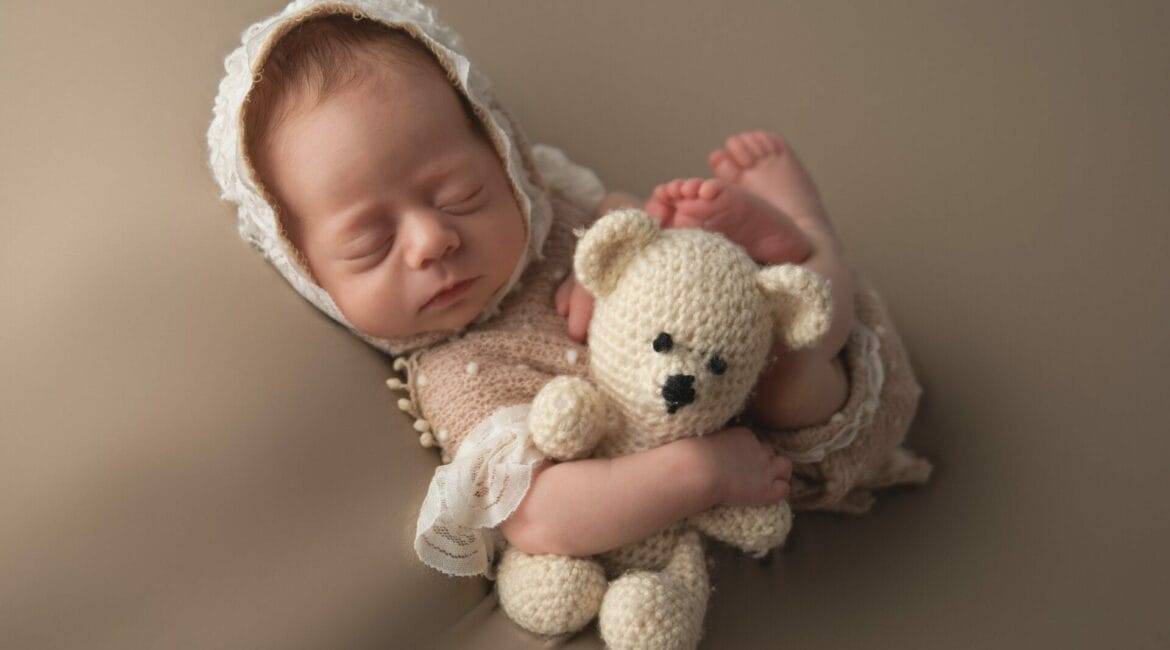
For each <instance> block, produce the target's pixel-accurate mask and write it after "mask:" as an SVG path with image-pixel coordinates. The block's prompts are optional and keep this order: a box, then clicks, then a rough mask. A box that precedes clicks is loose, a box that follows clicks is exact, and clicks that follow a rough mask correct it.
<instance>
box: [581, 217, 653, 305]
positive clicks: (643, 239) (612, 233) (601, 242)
mask: <svg viewBox="0 0 1170 650" xmlns="http://www.w3.org/2000/svg"><path fill="white" fill-rule="evenodd" d="M660 232H661V231H660V230H659V228H658V224H657V222H655V221H654V220H653V219H652V218H650V215H648V214H646V212H644V211H642V210H638V209H636V208H619V209H616V210H610V211H609V212H607V213H605V215H604V216H602V217H601V218H600V219H598V220H597V221H596V222H594V224H593V225H592V226H590V228H589V230H586V231H585V234H584V235H583V236H582V237H581V239H580V241H578V242H577V252H576V253H575V254H574V255H573V268H574V270H575V272H576V274H577V281H579V282H580V283H581V284H582V285H584V286H585V288H586V289H588V290H589V292H590V293H592V294H593V295H594V296H597V297H601V296H605V295H607V294H609V292H611V291H613V290H614V287H616V286H617V281H618V278H620V277H621V275H622V272H623V271H624V270H625V268H626V265H627V264H629V263H630V260H632V259H633V258H634V255H636V254H637V253H638V251H640V250H642V249H643V248H645V247H646V245H647V244H649V243H650V242H652V241H654V239H655V238H656V237H658V235H659V233H660Z"/></svg>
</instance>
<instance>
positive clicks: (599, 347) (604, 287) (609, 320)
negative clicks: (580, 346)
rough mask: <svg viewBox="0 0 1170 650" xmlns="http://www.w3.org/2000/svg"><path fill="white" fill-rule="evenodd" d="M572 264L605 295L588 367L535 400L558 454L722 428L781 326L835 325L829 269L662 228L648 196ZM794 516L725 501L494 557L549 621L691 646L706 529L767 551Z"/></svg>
mask: <svg viewBox="0 0 1170 650" xmlns="http://www.w3.org/2000/svg"><path fill="white" fill-rule="evenodd" d="M574 267H575V272H576V274H577V278H578V280H579V281H580V282H581V283H582V284H583V285H584V286H585V288H587V289H588V290H589V291H590V292H591V293H592V294H593V296H594V298H595V305H594V311H593V318H592V321H591V322H590V326H589V372H590V374H589V376H590V380H586V379H582V378H580V377H571V376H561V377H556V378H554V379H553V380H551V381H549V382H548V383H547V384H546V385H545V386H544V387H543V388H542V389H541V391H540V392H539V393H538V394H537V396H536V398H535V400H534V401H533V404H532V409H531V411H530V415H529V426H530V429H531V432H532V439H533V442H534V444H535V445H536V446H537V447H538V448H539V449H540V450H541V452H542V453H544V454H545V455H546V456H547V457H549V458H552V459H556V460H568V459H576V458H582V457H586V456H599V457H606V458H613V457H616V456H622V455H625V454H631V453H635V452H637V451H641V450H644V449H648V448H652V447H656V446H658V445H662V444H665V443H667V442H670V441H673V440H677V439H679V438H683V437H686V436H698V435H704V434H707V433H712V432H714V431H716V430H718V429H720V428H722V427H723V426H725V425H726V424H727V422H728V420H729V419H730V418H732V417H733V416H735V415H736V414H738V413H739V412H740V411H741V410H742V409H743V408H744V406H745V404H746V403H747V400H748V398H749V397H750V395H751V393H752V390H753V387H754V385H755V382H756V379H757V377H758V376H759V374H760V373H761V371H762V370H763V369H764V366H765V364H766V363H767V357H768V352H769V350H770V348H771V347H772V343H773V341H774V340H775V339H776V338H779V339H780V340H781V341H782V342H783V343H784V344H785V345H786V346H788V347H789V348H791V349H798V348H802V347H805V346H808V345H811V344H812V343H814V342H815V341H816V340H817V339H819V338H820V336H821V335H823V334H824V332H825V331H826V330H827V329H828V325H829V317H830V313H831V310H830V297H829V292H828V287H827V283H826V282H825V281H824V280H823V279H822V278H821V277H820V276H818V275H816V274H815V273H813V272H811V271H808V270H806V269H804V268H802V267H799V266H796V265H791V264H785V265H780V266H770V267H765V268H760V267H759V266H757V265H756V263H755V262H754V261H752V259H751V258H750V257H748V255H747V254H746V253H745V252H744V250H743V248H741V247H740V246H738V245H736V244H733V243H732V242H730V241H729V240H727V239H725V238H724V237H723V236H722V235H719V234H716V233H711V232H707V231H703V230H699V229H667V230H661V229H659V227H658V225H657V224H656V223H655V222H654V221H653V220H652V219H651V218H650V217H649V216H648V215H647V214H646V213H645V212H642V211H641V210H634V209H622V210H614V211H611V212H609V213H608V214H606V215H605V216H603V217H602V218H601V219H599V220H598V221H597V222H596V223H595V224H594V225H593V226H592V227H591V228H589V229H588V230H587V231H586V232H585V233H584V235H583V236H582V237H581V239H580V241H579V242H578V245H577V251H576V254H575V258H574ZM791 525H792V513H791V510H790V509H789V507H788V504H787V503H784V502H781V503H778V504H774V505H768V506H759V507H717V508H714V509H711V510H709V511H707V512H704V513H701V514H699V515H697V516H694V517H691V518H689V519H687V520H685V521H683V522H678V523H676V524H674V525H672V526H670V527H668V528H667V529H665V530H663V531H660V532H659V533H656V534H654V535H652V536H651V537H650V538H648V539H646V540H643V541H641V542H637V543H634V544H629V545H627V546H624V547H621V548H618V549H615V550H612V551H608V552H606V553H603V554H600V555H597V556H593V557H590V558H572V557H565V556H558V555H528V554H526V553H523V552H521V551H518V550H516V549H515V548H514V547H509V548H508V549H507V550H506V551H505V552H504V556H503V557H502V558H501V561H500V565H499V567H498V571H497V578H496V582H497V589H498V593H499V598H500V603H501V606H502V607H503V608H504V610H505V612H506V613H507V614H508V615H509V616H510V617H511V618H512V619H513V620H514V621H516V622H517V623H518V624H520V625H521V626H522V627H525V628H527V629H529V630H531V631H534V632H538V633H542V634H558V633H563V632H569V631H573V630H576V629H579V628H581V627H583V626H584V625H585V624H587V623H588V622H589V621H590V620H591V619H592V618H593V617H594V616H599V617H600V618H599V627H600V631H601V635H602V638H603V639H604V640H605V642H606V643H607V644H608V645H609V646H610V647H612V648H692V647H694V646H696V645H697V644H698V641H699V638H700V637H701V636H702V625H703V618H704V615H705V613H706V609H707V595H708V590H709V587H708V579H707V569H706V563H705V559H704V555H703V547H702V541H701V539H700V537H699V533H700V532H702V533H705V534H707V535H709V536H711V537H713V538H715V539H717V540H720V541H722V542H725V543H727V544H731V545H732V546H735V547H737V548H740V549H742V550H744V551H745V552H748V553H750V554H752V555H754V556H757V557H762V556H763V555H764V554H766V553H767V552H768V551H769V550H770V549H772V548H774V547H776V546H778V545H780V544H781V543H782V542H783V541H784V538H785V536H786V535H787V533H788V531H789V529H790V527H791ZM611 579H612V582H610V580H611Z"/></svg>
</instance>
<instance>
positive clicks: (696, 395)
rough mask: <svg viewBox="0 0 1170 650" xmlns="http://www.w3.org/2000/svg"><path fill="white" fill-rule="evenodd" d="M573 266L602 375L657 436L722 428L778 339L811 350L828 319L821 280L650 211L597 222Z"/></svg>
mask: <svg viewBox="0 0 1170 650" xmlns="http://www.w3.org/2000/svg"><path fill="white" fill-rule="evenodd" d="M574 271H575V273H576V275H577V279H578V281H579V282H581V284H582V285H584V286H585V288H586V289H588V290H589V291H590V292H591V293H592V294H593V296H594V299H595V303H594V311H593V317H592V321H591V322H590V325H589V359H590V362H589V363H590V371H591V374H592V378H593V381H594V383H595V384H596V385H597V386H598V388H600V389H601V390H602V391H603V392H604V393H606V395H607V396H608V397H609V399H610V400H611V401H612V402H613V403H614V404H616V405H617V406H618V407H619V408H620V410H621V411H622V414H623V415H624V416H625V419H626V422H627V425H628V426H629V427H631V428H632V429H634V430H635V431H636V432H637V433H638V435H647V436H652V437H653V439H654V440H653V441H654V443H656V444H662V443H665V442H669V441H671V440H674V439H677V438H682V437H686V436H694V435H704V434H706V433H710V432H713V431H715V430H717V429H719V428H721V427H722V426H724V425H725V424H726V423H727V421H728V420H729V419H730V418H731V417H732V416H734V415H736V414H737V413H739V412H740V411H741V410H742V409H743V408H744V406H745V405H746V402H747V399H748V397H749V396H750V395H751V393H752V389H753V387H754V385H755V383H756V380H757V379H758V377H759V375H760V373H761V371H762V370H763V369H764V366H765V364H766V363H767V361H768V356H769V355H768V353H769V350H770V349H771V347H772V345H773V342H775V341H777V340H779V341H780V342H782V343H783V344H784V345H785V346H787V347H788V348H789V349H799V348H803V347H806V346H809V345H812V344H813V343H815V342H816V341H817V340H818V339H819V338H820V337H821V336H822V335H823V334H824V332H825V331H826V330H827V329H828V326H829V317H830V314H831V309H830V297H829V296H830V294H829V292H828V286H827V283H826V282H825V281H824V280H823V279H822V278H821V277H820V276H818V275H816V274H815V273H813V272H811V271H808V270H806V269H804V268H802V267H800V266H796V265H791V264H785V265H780V266H770V267H764V268H761V267H760V266H758V265H757V264H756V263H755V262H754V261H753V260H752V259H751V258H750V257H749V256H748V255H747V253H746V252H745V251H744V249H743V248H742V247H740V246H738V245H736V244H734V243H732V242H731V241H729V240H728V239H726V238H725V237H723V236H722V235H720V234H717V233H713V232H708V231H704V230H699V229H694V228H684V229H667V230H662V229H660V228H659V226H658V224H657V223H656V222H655V221H654V220H653V219H651V218H650V216H649V215H647V214H646V213H645V212H643V211H641V210H636V209H619V210H614V211H611V212H609V213H607V214H606V215H605V216H603V217H602V218H600V219H599V220H598V221H597V222H596V223H595V224H594V225H593V226H592V227H590V228H589V230H587V231H586V232H585V233H584V235H583V236H582V237H581V240H580V241H579V242H578V245H577V251H576V254H575V257H574Z"/></svg>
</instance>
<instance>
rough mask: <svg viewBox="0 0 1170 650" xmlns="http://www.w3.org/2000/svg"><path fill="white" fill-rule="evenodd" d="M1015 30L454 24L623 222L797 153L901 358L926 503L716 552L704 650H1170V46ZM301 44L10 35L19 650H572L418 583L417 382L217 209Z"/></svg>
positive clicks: (180, 32)
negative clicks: (277, 73) (655, 197)
mask: <svg viewBox="0 0 1170 650" xmlns="http://www.w3.org/2000/svg"><path fill="white" fill-rule="evenodd" d="M1020 4H1021V3H1015V2H993V1H983V2H927V1H919V2H899V3H892V2H858V3H843V2H812V1H810V2H801V3H794V2H776V1H773V2H767V1H764V0H756V1H746V0H745V1H741V2H705V3H671V2H664V1H655V2H617V1H610V0H605V1H594V2H589V3H584V2H580V3H568V2H555V3H554V2H535V1H530V2H520V1H518V0H509V1H503V0H494V1H493V2H491V3H484V2H472V1H470V0H463V1H456V0H445V1H443V2H440V3H438V6H439V8H440V15H441V16H443V17H445V18H446V19H447V20H449V21H450V23H451V24H452V25H453V26H454V27H455V28H456V29H457V30H458V31H460V32H461V33H462V34H463V36H464V37H465V40H466V42H467V45H468V47H469V49H470V51H471V53H472V55H473V56H474V57H476V59H477V60H478V61H479V63H480V64H481V65H483V66H484V67H485V69H486V71H487V72H488V74H489V75H490V76H491V77H492V78H493V79H494V81H495V84H496V86H497V90H498V94H499V95H500V97H501V98H502V100H503V101H504V102H505V103H506V104H507V105H508V106H509V107H511V109H512V110H513V111H514V112H515V113H516V114H517V116H518V117H519V118H520V120H521V122H522V123H523V124H524V126H525V127H526V128H527V130H528V131H529V132H530V134H531V135H532V136H533V139H534V140H537V141H545V142H549V143H552V144H555V145H557V146H560V147H562V148H563V149H564V150H565V151H566V152H568V154H569V155H570V156H572V157H573V158H574V159H576V160H578V161H579V162H581V163H584V164H586V165H589V166H590V167H593V168H594V169H596V170H597V171H598V172H599V174H600V175H601V176H602V178H603V180H604V181H605V182H606V183H607V185H609V186H611V187H613V188H620V189H625V190H629V191H634V192H637V193H640V194H645V193H646V192H647V191H648V190H649V189H650V187H651V186H652V184H653V183H655V182H658V181H662V180H666V179H669V178H671V177H675V176H690V175H700V174H703V173H704V172H705V167H704V160H705V157H706V154H707V152H708V151H710V150H711V148H713V147H714V146H716V145H718V144H719V143H720V142H721V141H722V139H723V138H724V137H725V136H726V135H728V134H730V133H732V132H734V131H737V130H743V129H748V128H765V129H773V130H777V131H780V132H782V133H784V134H786V135H787V136H788V137H789V138H790V139H791V141H792V142H793V143H794V145H795V146H796V148H797V149H798V151H799V152H800V153H801V154H802V155H803V157H804V159H805V160H806V161H807V163H808V165H809V167H810V168H811V170H812V172H813V174H814V176H815V178H816V179H817V180H818V182H819V183H820V185H821V188H822V190H823V193H824V194H825V196H826V199H827V201H828V204H829V206H830V208H831V211H832V214H833V217H834V218H835V220H836V223H837V224H838V227H839V229H840V231H841V233H842V235H843V237H844V239H845V243H846V247H847V249H848V253H849V255H850V256H851V258H852V260H853V261H854V262H855V264H856V265H857V266H858V267H859V268H861V269H863V270H865V272H867V273H869V274H870V276H871V277H872V278H873V279H874V280H875V282H877V284H878V286H879V287H880V288H881V289H882V291H883V292H884V295H885V296H886V298H887V300H888V303H889V305H890V307H891V309H892V311H893V313H894V315H895V318H896V319H897V320H898V322H899V324H900V327H901V329H902V332H903V335H904V337H905V339H906V342H907V345H908V347H909V349H910V352H911V355H912V358H913V360H914V365H915V367H916V369H917V371H918V373H919V376H920V378H921V381H922V383H923V385H924V388H925V395H924V398H923V404H922V410H921V412H920V414H919V417H918V420H917V423H916V425H915V427H914V429H913V431H912V434H911V442H912V444H913V445H914V446H915V447H917V448H918V449H920V450H921V451H923V452H925V453H926V454H928V455H929V456H931V457H932V458H934V459H935V460H936V462H937V465H938V471H937V474H936V477H935V480H934V482H933V483H932V484H931V485H930V486H928V487H927V488H925V489H921V490H916V491H902V492H898V493H896V494H890V495H888V496H886V497H885V498H883V499H882V500H881V501H880V502H879V504H878V506H877V507H876V508H875V510H874V511H873V513H872V514H871V515H868V516H866V517H864V518H848V517H831V516H811V515H809V516H803V517H800V520H799V523H798V527H797V530H796V531H795V533H794V536H793V539H792V543H791V545H790V548H789V549H788V550H787V552H785V553H784V554H783V555H782V556H780V557H779V558H778V559H777V560H776V561H775V562H773V563H772V564H771V565H770V566H766V567H761V566H758V565H756V564H755V563H753V562H750V561H747V560H744V559H742V558H739V557H734V556H733V555H732V554H730V553H725V552H722V551H720V552H717V553H716V555H717V556H718V557H719V561H720V564H719V566H718V568H717V570H716V573H715V575H714V579H715V585H716V592H715V595H714V599H713V605H712V609H711V612H710V614H709V617H708V626H707V637H706V642H705V647H710V648H771V647H803V648H816V647H826V648H827V647H834V648H848V647H858V648H860V647H867V648H869V647H875V646H877V647H896V648H938V647H945V648H968V647H969V648H985V647H990V646H992V645H993V644H997V643H998V644H1001V645H1003V646H1006V647H1034V646H1038V645H1043V646H1052V647H1106V646H1108V647H1126V648H1154V647H1167V646H1168V645H1170V624H1168V623H1167V620H1166V605H1167V601H1168V599H1170V588H1168V587H1167V586H1166V580H1167V578H1168V577H1170V562H1168V561H1167V559H1166V557H1165V555H1164V552H1165V551H1166V549H1167V546H1168V545H1170V530H1168V523H1167V522H1168V519H1170V517H1168V515H1170V508H1168V507H1167V506H1166V504H1165V499H1166V497H1167V493H1168V490H1167V489H1166V487H1165V483H1164V481H1165V478H1166V476H1167V472H1166V470H1165V468H1166V466H1167V459H1168V457H1170V442H1168V438H1170V436H1168V435H1167V433H1168V427H1167V424H1166V416H1165V408H1166V405H1167V403H1170V391H1168V390H1167V380H1166V377H1165V372H1166V368H1167V361H1168V360H1170V345H1168V344H1170V337H1168V335H1167V331H1168V325H1170V317H1168V316H1170V307H1168V306H1167V302H1168V299H1170V281H1168V273H1167V263H1166V251H1167V246H1168V245H1170V223H1168V221H1170V153H1168V152H1170V128H1168V127H1167V125H1166V117H1167V115H1168V113H1170V111H1168V109H1167V106H1168V105H1170V40H1168V39H1167V33H1170V16H1168V13H1167V12H1168V10H1167V9H1166V5H1165V3H1162V2H1154V1H1151V2H1115V3H1099V2H1090V1H1077V2H1056V1H1051V2H1030V3H1022V4H1024V5H1026V6H1019V5H1020ZM895 5H896V6H895ZM280 6H282V5H281V3H279V2H275V1H259V0H248V1H244V2H240V1H238V0H231V1H229V0H209V1H206V2H174V1H170V0H152V1H151V2H145V1H140V0H135V1H132V2H131V1H127V2H116V3H113V2H110V3H107V2H77V1H74V2H64V1H63V2H27V1H21V2H17V1H14V0H3V1H2V2H0V81H2V82H3V88H4V89H5V91H4V93H3V100H0V124H2V125H3V126H2V128H0V138H2V140H0V324H2V326H0V368H2V371H0V431H2V438H0V459H2V460H0V462H2V463H3V466H2V472H0V637H2V639H0V645H3V646H4V647H6V648H21V649H23V648H81V647H84V648H120V649H126V648H135V649H137V648H390V647H407V646H408V644H419V645H421V646H423V647H427V646H431V645H434V644H436V643H439V642H440V639H439V636H438V635H439V633H440V632H441V631H443V630H448V629H454V630H455V634H453V635H449V636H447V637H444V639H443V640H444V641H445V642H447V643H449V644H450V645H454V646H456V647H479V648H497V647H498V648H515V647H539V646H540V645H541V643H540V640H539V639H536V638H535V637H531V636H528V635H524V634H522V633H520V632H519V631H518V630H517V629H516V628H514V627H513V626H511V624H510V623H508V622H507V621H506V620H505V619H504V618H503V617H502V616H501V615H500V612H499V610H498V607H497V606H496V603H495V601H494V599H493V598H492V597H490V596H488V597H486V598H485V595H486V594H488V588H489V584H488V583H486V582H483V581H479V580H470V579H464V580H456V579H449V578H445V577H443V576H441V575H439V574H437V573H435V572H432V571H430V570H428V569H426V568H425V567H423V566H422V565H421V564H420V563H418V562H417V561H416V560H415V558H414V556H413V553H412V552H411V550H410V541H411V538H412V535H413V530H414V518H415V515H416V513H417V508H418V505H419V503H420V502H421V498H422V494H423V492H424V490H425V488H426V483H427V480H428V479H429V476H430V474H431V472H432V470H433V468H434V466H435V464H436V462H437V460H436V456H435V454H433V452H431V451H428V450H424V449H422V448H421V447H419V446H418V444H417V442H415V437H414V435H413V434H412V431H411V430H410V428H409V426H408V422H406V420H405V419H404V418H403V417H402V416H401V414H400V413H399V412H398V411H397V410H396V408H395V405H394V400H393V398H394V397H395V396H394V395H393V394H391V393H390V392H389V391H387V389H386V388H385V386H384V385H383V381H384V379H385V378H386V377H387V376H388V375H389V364H388V361H387V359H385V358H383V357H381V356H379V354H378V353H377V352H376V351H374V350H373V349H372V348H368V347H366V346H365V345H364V344H363V343H361V342H360V341H359V340H357V339H356V338H353V337H350V336H348V335H347V334H346V333H345V332H344V330H342V329H341V328H339V327H337V326H335V325H333V324H331V323H330V322H329V321H328V320H327V319H326V318H325V317H323V316H322V315H320V314H318V313H317V312H316V311H314V310H313V309H312V308H311V307H310V306H309V305H308V304H307V303H305V302H303V301H302V300H301V299H300V298H298V297H297V296H296V295H295V294H294V293H293V292H292V290H291V289H288V288H287V287H285V286H284V285H283V283H282V280H281V279H280V278H279V276H278V275H277V274H276V273H275V272H274V271H273V270H271V269H270V268H269V267H267V266H266V265H265V264H264V263H263V261H262V260H261V259H260V257H259V256H258V255H256V254H255V253H254V252H253V251H252V250H251V249H250V248H248V247H247V246H246V245H245V244H244V243H243V242H242V241H240V240H239V239H238V238H237V236H236V233H235V227H234V223H233V219H234V216H233V213H232V211H231V209H230V207H229V206H227V205H226V204H224V203H221V202H220V201H219V200H218V198H217V191H216V188H215V186H214V183H213V181H212V179H211V175H210V172H209V171H208V169H207V167H206V163H205V159H206V155H205V143H204V133H205V130H206V128H207V124H208V122H209V120H210V118H211V102H212V99H213V97H214V95H215V89H216V84H217V83H218V80H219V78H220V76H221V74H222V72H223V67H222V60H223V57H224V56H225V55H226V54H227V53H228V52H229V51H230V50H231V49H232V48H233V47H235V45H236V44H237V43H238V39H239V35H240V33H241V32H242V31H243V29H244V27H246V26H247V25H248V24H249V23H251V22H253V21H255V20H257V19H259V18H261V17H263V16H265V15H267V14H269V13H271V12H273V11H275V10H277V9H279V7H280ZM558 643H559V641H558ZM569 646H570V647H575V648H576V647H582V648H585V647H589V648H595V647H598V642H597V640H596V633H595V631H594V630H592V629H590V630H587V631H586V632H585V633H584V634H582V635H579V636H578V637H577V638H575V639H572V640H571V641H570V642H569Z"/></svg>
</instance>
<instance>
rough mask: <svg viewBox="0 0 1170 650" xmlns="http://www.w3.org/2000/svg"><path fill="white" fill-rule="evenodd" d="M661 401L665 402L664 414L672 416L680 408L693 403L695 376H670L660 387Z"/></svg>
mask: <svg viewBox="0 0 1170 650" xmlns="http://www.w3.org/2000/svg"><path fill="white" fill-rule="evenodd" d="M662 399H664V400H666V412H667V413H671V414H673V413H674V412H675V411H677V410H679V409H680V408H682V407H684V406H686V405H687V404H690V403H691V402H694V401H695V376H694V375H670V376H669V377H667V378H666V383H665V384H663V385H662Z"/></svg>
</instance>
